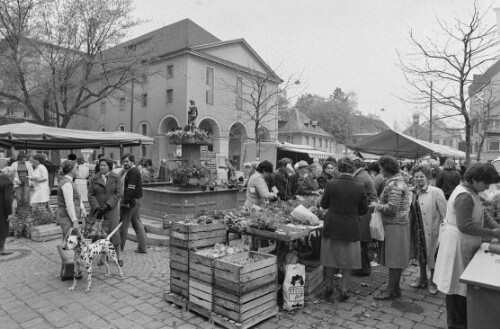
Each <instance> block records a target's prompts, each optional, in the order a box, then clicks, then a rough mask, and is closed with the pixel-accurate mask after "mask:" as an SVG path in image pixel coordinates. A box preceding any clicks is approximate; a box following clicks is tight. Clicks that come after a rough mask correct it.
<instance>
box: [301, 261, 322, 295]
mask: <svg viewBox="0 0 500 329" xmlns="http://www.w3.org/2000/svg"><path fill="white" fill-rule="evenodd" d="M323 280H324V277H323V265H319V266H317V267H306V283H305V284H304V292H305V294H306V295H309V294H311V293H312V292H313V291H314V290H315V289H316V288H317V287H318V286H319V285H321V283H323Z"/></svg>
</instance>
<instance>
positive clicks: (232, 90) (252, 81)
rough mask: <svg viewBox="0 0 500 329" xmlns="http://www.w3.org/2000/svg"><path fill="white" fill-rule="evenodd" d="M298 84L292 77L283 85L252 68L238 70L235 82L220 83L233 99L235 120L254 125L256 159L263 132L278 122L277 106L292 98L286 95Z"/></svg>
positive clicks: (270, 73) (271, 74)
mask: <svg viewBox="0 0 500 329" xmlns="http://www.w3.org/2000/svg"><path fill="white" fill-rule="evenodd" d="M299 83H300V82H299V80H298V79H296V78H294V77H293V76H290V77H289V78H288V79H286V81H283V80H281V79H280V78H279V77H278V76H277V75H276V74H274V72H268V73H262V72H261V71H258V70H255V69H253V68H245V69H241V70H240V71H239V73H238V76H237V77H236V81H230V80H224V81H223V84H224V88H225V90H226V91H227V92H229V94H232V95H234V96H235V101H236V110H237V111H238V112H239V113H238V117H239V118H241V119H242V120H244V121H246V122H251V123H252V125H253V133H254V136H255V143H256V145H257V157H260V143H261V141H262V140H263V139H264V137H265V135H266V131H267V130H271V131H272V130H274V129H268V127H269V126H270V125H271V123H275V122H276V121H277V119H278V109H279V108H280V105H284V104H288V101H289V100H290V99H291V97H292V96H290V95H289V93H288V92H289V91H290V90H291V89H292V88H293V87H295V86H296V85H298V84H299ZM234 105H235V104H234V103H232V104H228V106H231V107H234ZM276 133H277V131H276Z"/></svg>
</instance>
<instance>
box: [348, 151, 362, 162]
mask: <svg viewBox="0 0 500 329" xmlns="http://www.w3.org/2000/svg"><path fill="white" fill-rule="evenodd" d="M347 158H348V159H349V160H351V161H352V162H354V161H356V160H359V161H361V158H360V157H358V156H357V155H356V154H354V153H352V154H349V155H348V156H347Z"/></svg>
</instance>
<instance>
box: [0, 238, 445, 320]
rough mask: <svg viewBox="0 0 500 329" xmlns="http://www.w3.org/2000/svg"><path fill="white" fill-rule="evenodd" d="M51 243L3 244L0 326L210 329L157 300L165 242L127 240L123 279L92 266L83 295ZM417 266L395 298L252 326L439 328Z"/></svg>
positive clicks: (313, 303)
mask: <svg viewBox="0 0 500 329" xmlns="http://www.w3.org/2000/svg"><path fill="white" fill-rule="evenodd" d="M58 243H59V242H58V241H50V242H43V243H38V242H33V241H31V240H27V239H18V240H14V241H10V240H9V241H8V242H7V248H9V249H12V250H14V249H16V250H19V251H18V252H17V254H18V255H19V256H23V257H18V258H17V259H8V258H5V257H2V258H0V328H2V329H17V328H23V329H29V328H34V329H35V328H36V329H44V328H67V329H70V328H71V329H73V328H75V329H76V328H98V329H110V328H120V329H122V328H123V329H127V328H151V329H154V328H178V329H192V328H203V329H205V328H206V329H210V328H217V326H214V325H213V324H211V323H209V322H208V321H206V319H205V318H203V317H201V316H198V315H196V314H194V313H190V312H188V311H184V310H181V309H180V308H178V307H176V306H174V305H171V304H170V303H167V302H165V301H164V300H163V292H164V291H165V290H167V289H168V287H169V250H168V248H165V247H157V248H154V249H150V250H149V252H148V253H147V254H136V253H134V251H133V250H134V249H135V248H136V247H137V244H136V243H134V242H130V241H129V242H127V247H126V258H125V266H124V268H123V271H124V278H123V279H120V278H119V277H118V276H117V271H116V267H114V265H110V268H111V276H110V277H109V278H105V277H104V266H94V271H93V276H92V286H93V288H92V292H91V293H85V292H84V289H85V286H86V282H85V277H84V279H83V280H80V281H79V282H78V286H77V287H76V290H75V291H69V290H68V288H69V287H70V286H71V284H72V281H61V280H60V278H59V272H60V266H61V265H60V264H61V261H60V258H59V254H58V252H57V249H56V245H57V244H58ZM417 270H418V268H417V267H410V268H409V269H407V270H406V271H405V276H404V282H403V284H402V289H403V297H402V298H401V299H399V300H397V301H384V302H377V301H374V300H373V296H369V297H366V298H365V297H355V296H352V297H351V298H350V299H349V300H347V301H346V302H344V303H335V304H328V303H325V302H324V301H323V300H321V299H320V298H318V297H315V296H314V295H313V296H312V297H308V298H307V299H306V304H305V308H304V309H302V310H298V311H294V312H290V313H287V312H280V313H279V316H278V317H276V318H271V319H269V320H267V321H265V322H262V323H260V324H259V325H257V326H256V327H255V328H266V329H267V328H351V329H358V328H359V329H366V328H379V329H392V328H415V329H426V328H445V327H446V326H445V324H446V313H445V310H444V298H443V295H442V294H438V295H436V296H432V295H429V294H428V292H427V291H426V290H418V291H417V290H415V289H412V288H410V287H409V286H408V284H409V283H411V282H413V280H414V279H415V278H416V275H417ZM403 311H404V312H403Z"/></svg>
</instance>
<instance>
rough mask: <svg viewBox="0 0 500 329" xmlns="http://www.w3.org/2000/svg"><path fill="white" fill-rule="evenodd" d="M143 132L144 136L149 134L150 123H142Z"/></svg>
mask: <svg viewBox="0 0 500 329" xmlns="http://www.w3.org/2000/svg"><path fill="white" fill-rule="evenodd" d="M141 134H143V135H144V136H147V135H148V125H147V124H145V123H143V124H142V125H141Z"/></svg>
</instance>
